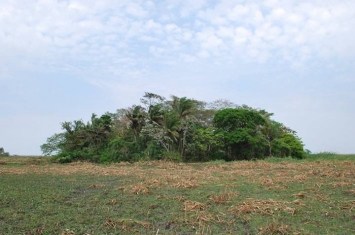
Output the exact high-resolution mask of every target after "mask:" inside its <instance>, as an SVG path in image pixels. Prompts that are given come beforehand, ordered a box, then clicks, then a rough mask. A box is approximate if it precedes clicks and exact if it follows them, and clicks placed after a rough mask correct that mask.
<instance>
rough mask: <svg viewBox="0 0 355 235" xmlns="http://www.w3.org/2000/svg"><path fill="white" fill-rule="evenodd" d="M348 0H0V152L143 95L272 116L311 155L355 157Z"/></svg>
mask: <svg viewBox="0 0 355 235" xmlns="http://www.w3.org/2000/svg"><path fill="white" fill-rule="evenodd" d="M354 25H355V2H354V1H353V0H342V1H336V0H308V1H302V0H298V1H296V0H294V1H293V0H288V1H282V0H265V1H259V0H248V1H246V0H233V1H231V0H224V1H211V0H194V1H187V0H159V1H158V0H152V1H143V0H120V1H116V0H100V1H97V0H76V1H74V0H2V1H1V3H0V147H4V148H5V150H6V151H8V152H10V153H11V154H20V155H38V154H40V153H41V152H40V148H39V146H40V145H41V144H43V143H44V142H45V141H46V139H47V137H49V136H51V135H52V134H54V133H58V132H60V131H61V129H60V123H61V122H63V121H72V120H77V119H84V120H87V119H88V118H89V117H90V116H91V113H97V114H99V115H101V114H103V113H105V112H106V111H110V112H114V111H115V110H116V109H118V108H127V107H129V106H131V105H133V104H138V103H139V100H140V98H141V97H142V96H143V94H144V92H146V91H148V92H153V93H157V94H160V95H163V96H166V97H169V96H170V95H177V96H180V97H183V96H186V97H189V98H195V99H198V100H203V101H214V100H217V99H227V100H230V101H232V102H234V103H236V104H247V105H249V106H252V107H255V108H262V109H266V110H267V111H269V112H273V113H275V115H274V119H275V120H276V121H279V122H282V123H284V124H285V125H286V126H289V127H291V128H292V129H294V130H296V131H297V132H298V135H299V136H300V137H301V138H302V140H303V142H304V144H305V147H306V148H307V149H310V150H311V151H313V152H318V151H333V152H338V153H355V139H354V133H355V123H354V120H355V105H354V103H355V92H354V91H355V44H354V42H355V26H354Z"/></svg>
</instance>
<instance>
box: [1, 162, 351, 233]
mask: <svg viewBox="0 0 355 235" xmlns="http://www.w3.org/2000/svg"><path fill="white" fill-rule="evenodd" d="M0 234H1V235H5V234H12V235H14V234H26V235H35V234H61V235H69V234H70V235H74V234H80V235H83V234H86V235H88V234H90V235H94V234H95V235H97V234H355V159H354V160H322V159H321V160H317V161H307V160H302V161H295V160H282V161H279V162H272V161H254V162H245V161H243V162H231V163H224V162H209V163H188V164H185V163H171V162H139V163H133V164H131V163H116V164H110V165H98V164H91V163H86V162H79V163H71V164H62V165H60V164H54V163H51V162H50V161H49V160H48V159H46V158H20V157H7V158H4V157H3V158H0Z"/></svg>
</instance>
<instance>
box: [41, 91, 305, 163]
mask: <svg viewBox="0 0 355 235" xmlns="http://www.w3.org/2000/svg"><path fill="white" fill-rule="evenodd" d="M272 115H273V114H272V113H268V112H267V111H265V110H258V109H253V108H251V107H249V106H247V105H242V106H238V105H235V104H233V103H231V102H229V101H226V100H217V101H215V102H212V103H206V102H203V101H197V100H194V99H189V98H187V97H181V98H180V97H177V96H171V99H170V100H166V99H165V98H164V97H162V96H160V95H157V94H154V93H148V92H147V93H145V95H144V96H143V98H142V99H141V105H133V106H132V107H130V108H127V109H118V110H117V112H116V113H106V114H104V115H102V116H101V117H97V116H96V115H95V114H93V115H92V117H91V119H90V121H89V122H87V123H84V122H83V121H82V120H76V121H72V122H64V123H62V129H63V132H62V133H59V134H55V135H53V136H52V137H49V138H48V139H47V142H46V143H45V144H43V145H41V149H42V152H43V154H44V155H54V160H55V161H57V162H63V163H65V162H71V161H78V160H85V161H92V162H101V163H106V162H120V161H130V162H133V161H140V160H171V161H185V162H191V161H211V160H226V161H231V160H250V159H262V158H265V157H266V156H269V157H270V156H275V157H286V156H292V157H294V158H303V157H304V156H305V153H304V150H303V145H302V142H301V140H300V139H299V138H298V137H297V136H296V135H295V133H296V132H294V131H293V130H291V129H290V128H287V127H285V126H284V125H283V124H282V123H278V122H276V121H274V120H272V119H271V116H272Z"/></svg>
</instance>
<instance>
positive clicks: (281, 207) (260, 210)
mask: <svg viewBox="0 0 355 235" xmlns="http://www.w3.org/2000/svg"><path fill="white" fill-rule="evenodd" d="M294 206H299V204H297V203H293V202H286V201H275V200H271V199H269V200H260V199H252V198H250V199H248V200H247V201H244V202H241V203H239V204H238V205H235V206H232V207H231V208H230V209H229V211H230V212H233V213H235V214H236V215H241V214H254V213H257V214H265V215H273V214H274V213H275V212H280V211H282V212H287V213H289V214H290V215H294V213H295V211H296V208H294Z"/></svg>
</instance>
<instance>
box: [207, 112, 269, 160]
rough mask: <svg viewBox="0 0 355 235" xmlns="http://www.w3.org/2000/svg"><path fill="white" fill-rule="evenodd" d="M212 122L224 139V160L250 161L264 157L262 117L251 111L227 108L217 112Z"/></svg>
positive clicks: (263, 121) (263, 122)
mask: <svg viewBox="0 0 355 235" xmlns="http://www.w3.org/2000/svg"><path fill="white" fill-rule="evenodd" d="M213 122H214V124H215V126H216V127H217V128H218V129H217V132H218V133H221V134H222V135H223V137H224V145H225V148H226V152H227V153H228V154H227V155H228V158H227V159H226V160H238V159H252V158H260V157H263V156H264V153H263V152H264V146H265V140H264V138H263V136H262V133H261V128H262V126H263V125H265V120H264V119H263V117H262V116H261V115H260V114H259V113H257V112H256V111H253V110H247V109H243V108H237V109H232V108H227V109H222V110H219V111H217V113H216V115H215V117H214V119H213Z"/></svg>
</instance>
